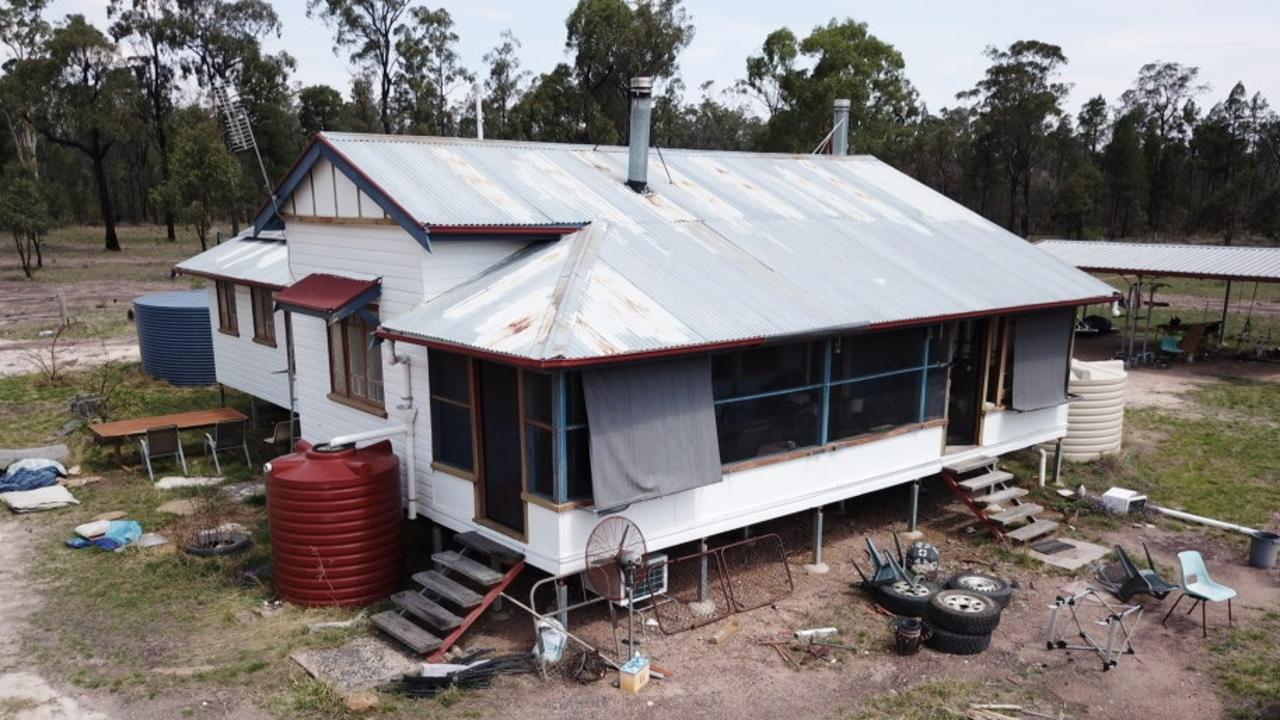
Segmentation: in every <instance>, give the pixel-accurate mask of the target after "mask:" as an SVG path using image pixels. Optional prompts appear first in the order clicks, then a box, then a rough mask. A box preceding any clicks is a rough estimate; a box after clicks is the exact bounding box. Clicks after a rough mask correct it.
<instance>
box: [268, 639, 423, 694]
mask: <svg viewBox="0 0 1280 720" xmlns="http://www.w3.org/2000/svg"><path fill="white" fill-rule="evenodd" d="M289 657H291V658H293V661H294V662H296V663H298V664H299V665H301V666H302V668H303V669H304V670H306V671H307V673H308V674H309V675H311V676H312V677H314V678H316V679H317V680H322V681H324V682H327V683H329V684H331V685H333V686H334V687H335V688H336V689H337V690H338V692H341V693H349V692H355V691H359V690H369V689H371V688H375V687H377V686H379V685H381V684H383V683H387V682H390V681H392V680H399V679H400V676H401V675H403V674H405V673H406V672H409V671H410V670H414V669H417V667H418V666H419V665H420V664H421V662H422V659H421V658H415V657H413V656H412V655H407V654H405V653H402V652H400V651H399V650H396V649H395V648H392V647H391V646H390V645H388V644H386V643H385V642H382V641H381V640H379V639H377V638H373V637H360V638H356V639H354V640H352V641H350V642H348V643H347V644H345V645H340V646H338V647H336V648H330V649H328V650H298V651H296V652H294V653H293V654H292V655H290V656H289Z"/></svg>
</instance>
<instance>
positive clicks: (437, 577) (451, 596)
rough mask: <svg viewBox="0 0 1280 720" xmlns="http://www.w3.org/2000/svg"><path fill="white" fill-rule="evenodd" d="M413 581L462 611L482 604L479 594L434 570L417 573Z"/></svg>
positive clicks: (482, 599)
mask: <svg viewBox="0 0 1280 720" xmlns="http://www.w3.org/2000/svg"><path fill="white" fill-rule="evenodd" d="M413 580H414V582H416V583H418V584H419V585H421V586H422V587H424V588H426V589H427V591H428V592H430V593H431V594H433V595H435V596H436V597H438V598H442V599H444V600H448V601H449V602H451V603H453V604H454V605H457V606H458V607H460V608H463V609H464V610H466V609H470V608H473V607H475V606H477V605H479V604H480V603H482V602H484V596H483V595H481V594H480V593H478V592H476V591H474V590H472V589H471V588H469V587H467V586H466V585H459V584H458V583H456V582H454V581H452V580H450V579H449V578H447V577H445V576H443V575H441V574H440V573H438V572H436V571H435V570H427V571H425V572H420V573H417V574H416V575H414V576H413Z"/></svg>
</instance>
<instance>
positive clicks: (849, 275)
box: [383, 219, 1114, 361]
mask: <svg viewBox="0 0 1280 720" xmlns="http://www.w3.org/2000/svg"><path fill="white" fill-rule="evenodd" d="M1002 236H1003V237H1002ZM1113 292H1114V291H1113V290H1112V289H1111V288H1110V287H1109V286H1107V285H1105V284H1103V283H1101V282H1099V281H1097V280H1095V279H1093V278H1091V277H1089V276H1088V275H1086V274H1084V273H1081V272H1078V271H1076V270H1073V269H1071V268H1069V267H1067V266H1065V265H1063V264H1062V263H1061V262H1059V261H1057V260H1055V259H1054V258H1052V257H1050V256H1049V255H1047V254H1045V253H1043V252H1040V251H1039V250H1037V249H1036V248H1035V247H1033V246H1032V245H1030V244H1029V243H1026V242H1024V241H1022V240H1020V239H1018V238H1016V237H1015V236H1013V235H1008V234H1007V233H1003V231H1001V232H1000V235H997V236H996V239H995V240H993V239H992V236H991V233H989V232H988V231H987V230H986V229H985V228H983V227H982V226H981V225H978V224H974V223H969V222H959V223H952V222H945V223H941V224H934V225H933V226H932V228H931V229H930V230H929V232H924V231H922V230H921V229H920V228H916V227H914V226H912V225H906V224H887V223H880V224H877V223H874V222H857V221H849V220H834V219H800V220H771V221H744V220H735V221H727V220H712V221H707V222H698V221H677V222H659V221H649V222H644V223H635V222H632V223H627V224H616V223H605V222H597V223H593V224H592V225H590V226H589V227H587V228H585V229H583V230H581V231H579V232H577V233H574V234H573V235H570V236H567V237H565V238H563V239H561V240H558V241H554V242H548V243H542V244H539V245H536V246H533V247H530V248H528V249H526V250H525V251H522V252H520V253H517V254H516V255H514V256H512V257H511V258H509V259H508V260H506V261H505V262H503V263H501V264H499V265H497V266H495V267H493V268H491V269H490V270H488V271H486V272H484V273H482V274H480V275H478V276H476V277H474V278H472V279H470V280H469V281H467V282H465V283H463V284H462V285H459V286H458V287H455V288H453V289H451V290H449V291H447V292H445V293H444V294H442V295H439V296H437V297H435V298H433V299H432V300H430V301H428V302H426V303H424V304H422V305H420V306H419V307H417V308H415V309H414V310H411V311H409V312H407V313H404V314H402V315H400V316H398V317H395V318H391V319H388V320H384V321H383V328H384V329H385V330H386V331H387V332H389V333H392V334H394V335H402V336H408V337H414V338H421V339H425V340H436V341H440V342H444V343H449V344H452V345H460V346H466V347H471V348H476V349H479V350H484V351H488V352H497V353H503V354H507V355H513V356H517V357H522V358H527V359H531V360H534V361H551V360H575V359H588V358H597V357H608V356H614V355H632V354H642V353H647V352H654V351H660V350H665V349H671V348H679V347H690V346H702V345H713V344H720V343H728V342H733V341H739V340H750V339H758V338H769V337H781V336H794V335H803V334H810V333H821V332H824V331H827V332H834V331H835V330H837V329H845V330H848V329H856V328H859V327H863V326H873V325H883V324H891V323H898V322H904V321H913V320H920V321H923V320H925V319H929V318H937V317H947V316H956V315H964V314H970V313H974V314H978V313H983V312H989V311H994V310H1003V309H1010V308H1023V307H1030V306H1040V305H1053V304H1071V303H1073V302H1075V301H1079V300H1082V299H1085V298H1095V299H1096V298H1100V297H1106V296H1110V295H1112V294H1113Z"/></svg>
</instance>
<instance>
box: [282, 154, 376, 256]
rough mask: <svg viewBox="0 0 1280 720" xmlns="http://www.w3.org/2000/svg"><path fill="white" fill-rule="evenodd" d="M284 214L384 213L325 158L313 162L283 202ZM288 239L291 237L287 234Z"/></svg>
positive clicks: (348, 216)
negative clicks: (308, 170) (312, 165)
mask: <svg viewBox="0 0 1280 720" xmlns="http://www.w3.org/2000/svg"><path fill="white" fill-rule="evenodd" d="M282 209H283V211H284V214H285V215H293V216H297V217H317V216H318V217H338V218H346V219H356V218H364V219H369V220H383V219H385V218H386V217H387V214H386V213H385V212H383V211H382V208H381V207H379V206H378V204H377V203H376V202H374V201H373V199H372V198H370V197H369V196H368V195H366V194H365V193H364V191H363V190H360V189H359V188H357V187H356V184H355V183H354V182H352V181H351V178H348V177H347V176H346V175H345V174H343V173H342V172H340V171H338V169H337V168H335V167H334V166H333V163H331V162H329V161H328V160H326V159H325V158H320V159H319V160H318V161H316V164H315V166H314V167H312V168H311V172H309V173H307V177H306V178H305V179H303V181H302V182H300V183H298V187H297V189H295V190H294V191H293V194H292V195H290V196H289V197H288V198H287V199H286V200H285V201H284V205H283V208H282ZM289 239H290V240H292V239H293V236H292V235H290V237H289Z"/></svg>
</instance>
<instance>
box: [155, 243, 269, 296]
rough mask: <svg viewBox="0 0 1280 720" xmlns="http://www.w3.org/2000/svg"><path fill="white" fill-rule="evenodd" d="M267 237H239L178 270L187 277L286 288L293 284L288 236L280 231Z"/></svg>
mask: <svg viewBox="0 0 1280 720" xmlns="http://www.w3.org/2000/svg"><path fill="white" fill-rule="evenodd" d="M263 235H264V237H262V238H251V237H249V236H248V234H247V233H243V234H240V235H237V236H235V237H234V238H232V239H230V240H228V241H226V242H224V243H222V244H220V245H214V246H213V247H211V248H209V249H208V250H206V251H204V252H202V253H200V254H199V255H195V256H193V257H189V258H187V259H186V260H183V261H182V262H180V263H178V264H177V265H175V266H174V268H175V269H176V270H177V271H178V272H181V273H185V274H187V275H198V276H200V277H209V278H214V279H216V280H238V281H241V282H245V283H249V284H253V285H266V286H268V287H273V288H282V287H285V286H286V285H289V284H290V283H292V282H293V276H292V275H291V274H290V272H289V251H288V248H287V247H286V245H285V243H284V236H283V234H282V233H278V232H277V233H270V234H268V233H264V234H263ZM268 238H269V239H268Z"/></svg>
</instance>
